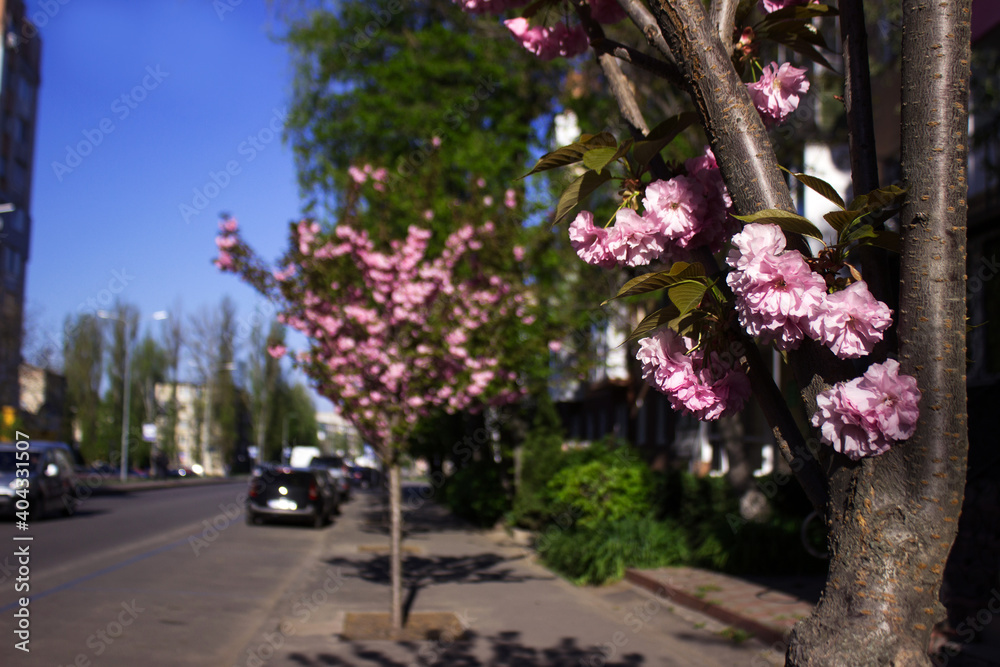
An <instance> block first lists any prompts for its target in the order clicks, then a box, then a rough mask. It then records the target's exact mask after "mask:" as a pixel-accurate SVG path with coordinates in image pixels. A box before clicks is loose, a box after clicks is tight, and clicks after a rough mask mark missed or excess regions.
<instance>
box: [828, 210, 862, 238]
mask: <svg viewBox="0 0 1000 667" xmlns="http://www.w3.org/2000/svg"><path fill="white" fill-rule="evenodd" d="M859 215H860V213H858V212H857V211H830V212H829V213H826V214H824V215H823V219H824V220H826V221H827V222H829V223H830V226H831V227H833V228H834V229H835V230H837V235H838V236H839V235H840V233H841V232H842V231H844V230H845V229H847V228H848V227H850V226H851V223H852V222H854V221H855V220H857V219H858V216H859Z"/></svg>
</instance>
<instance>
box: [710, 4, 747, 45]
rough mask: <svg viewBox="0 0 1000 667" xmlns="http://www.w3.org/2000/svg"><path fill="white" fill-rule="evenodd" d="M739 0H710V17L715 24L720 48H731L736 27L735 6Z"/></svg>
mask: <svg viewBox="0 0 1000 667" xmlns="http://www.w3.org/2000/svg"><path fill="white" fill-rule="evenodd" d="M739 4H740V0H712V6H711V8H710V10H709V11H710V18H711V20H712V25H714V26H715V30H716V33H717V34H718V35H719V41H720V42H722V48H724V49H728V50H732V48H733V30H735V29H736V8H737V7H738V6H739Z"/></svg>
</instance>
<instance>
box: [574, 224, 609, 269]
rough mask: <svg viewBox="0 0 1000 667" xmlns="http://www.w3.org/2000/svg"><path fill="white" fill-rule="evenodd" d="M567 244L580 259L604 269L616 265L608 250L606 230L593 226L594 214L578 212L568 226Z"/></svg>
mask: <svg viewBox="0 0 1000 667" xmlns="http://www.w3.org/2000/svg"><path fill="white" fill-rule="evenodd" d="M569 242H570V245H571V246H573V250H575V251H576V254H577V255H579V256H580V259H582V260H583V261H585V262H586V263H587V264H593V265H595V266H600V267H602V268H605V269H610V268H613V267H614V266H616V265H617V263H616V262H615V257H614V255H613V254H611V252H610V251H609V250H608V247H607V243H608V230H606V229H604V228H603V227H595V226H594V214H593V213H591V212H590V211H580V213H579V214H578V215H577V216H576V219H575V220H573V222H571V223H570V225H569Z"/></svg>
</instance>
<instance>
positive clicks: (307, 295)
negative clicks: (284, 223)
mask: <svg viewBox="0 0 1000 667" xmlns="http://www.w3.org/2000/svg"><path fill="white" fill-rule="evenodd" d="M358 173H360V174H363V173H364V172H363V171H359V172H358ZM373 176H374V174H373ZM374 177H375V178H376V183H378V182H379V181H378V178H377V176H374ZM361 180H362V179H357V182H359V183H360V182H361ZM220 230H221V233H220V235H219V237H218V238H217V245H218V247H219V257H218V259H217V260H216V264H217V266H219V268H221V269H222V270H224V271H231V272H234V273H236V274H238V275H240V276H241V277H242V278H243V279H244V280H246V281H247V282H249V283H250V284H252V285H253V286H254V287H256V288H257V289H258V290H260V291H261V292H262V293H263V294H265V295H267V296H269V297H271V298H273V299H275V300H276V301H277V302H278V303H279V304H281V307H280V316H279V320H280V321H281V322H283V323H285V324H286V325H288V326H290V327H292V328H294V329H296V330H298V331H299V332H301V333H302V334H304V335H305V336H306V338H307V340H308V341H309V347H308V349H307V350H304V351H301V352H299V353H297V354H296V355H295V360H296V363H297V364H298V365H299V366H300V367H301V368H302V369H303V370H304V371H305V372H306V373H307V374H308V375H309V376H310V378H311V379H312V380H313V381H314V382H315V384H316V388H317V390H318V391H319V392H320V393H321V394H322V395H324V396H325V397H326V398H328V399H330V400H331V401H332V402H334V403H335V404H337V405H338V406H339V408H340V410H341V411H342V413H343V414H344V416H345V417H346V418H347V419H349V420H350V421H351V422H352V423H353V424H354V425H355V426H356V427H357V429H358V430H359V432H360V433H361V434H362V436H363V437H364V438H365V440H366V441H367V442H369V443H371V444H372V445H373V446H374V447H375V448H376V450H377V451H378V452H379V455H380V456H381V457H382V459H383V461H384V462H385V463H386V464H387V465H388V467H389V481H390V506H391V547H392V549H391V556H390V558H391V574H392V607H391V608H392V622H393V627H394V628H401V627H402V594H401V579H402V577H401V560H400V539H401V509H400V508H401V503H400V477H399V455H400V453H401V450H402V447H403V445H404V444H405V443H406V442H407V440H408V438H409V435H410V433H411V432H412V430H413V428H414V426H415V425H416V423H417V421H418V420H419V419H420V418H421V417H424V416H427V415H429V414H430V413H431V412H432V411H433V410H444V411H446V412H455V411H458V410H465V409H475V408H477V407H482V406H484V405H501V404H504V403H507V402H510V401H512V400H515V399H517V398H518V397H519V396H520V392H521V390H520V388H519V386H518V384H517V382H516V380H517V377H516V374H515V373H514V372H513V371H510V370H506V369H504V368H502V367H501V362H500V360H499V359H498V356H497V350H498V349H499V348H501V347H502V345H500V341H499V340H498V338H499V337H502V336H504V335H505V333H506V332H509V330H510V327H509V326H508V325H510V324H511V323H512V322H515V321H516V322H519V323H523V322H524V320H529V321H530V317H531V316H530V315H529V314H527V312H526V311H525V309H524V301H525V297H524V295H523V294H522V293H521V291H520V290H519V289H516V288H515V287H514V286H512V285H510V284H508V283H507V282H505V281H504V280H502V279H500V278H499V277H497V276H496V275H490V274H488V273H487V272H485V271H483V266H482V264H481V263H480V262H478V261H477V254H479V253H480V252H482V251H483V250H484V244H490V243H492V240H491V236H492V234H493V232H494V226H493V224H492V223H490V222H486V223H484V224H483V225H481V226H480V227H478V228H474V227H472V226H471V225H464V226H462V227H460V228H459V229H458V230H457V231H456V232H454V233H453V234H452V235H451V236H449V237H448V238H447V239H446V240H445V241H444V244H443V248H442V250H441V251H440V253H439V254H437V256H430V255H429V251H428V244H429V241H430V240H431V233H430V232H429V231H427V230H425V229H421V228H419V227H416V226H411V227H410V228H409V231H408V234H407V236H406V238H405V239H397V240H392V241H389V242H388V243H386V242H384V241H382V240H380V239H374V238H372V236H371V235H370V234H369V233H368V232H367V231H364V230H359V229H355V228H352V227H350V226H347V225H346V224H339V225H337V226H335V227H334V228H333V229H332V230H323V229H321V228H320V226H319V225H318V224H317V223H315V222H309V221H302V222H299V223H298V224H296V225H293V226H292V229H291V249H290V250H289V252H288V253H287V255H286V256H285V258H284V261H283V262H282V264H283V265H284V268H282V269H280V270H276V271H272V272H269V271H267V270H266V268H265V267H264V265H263V262H261V261H260V260H259V259H258V258H257V257H256V256H255V255H254V253H253V251H252V250H250V248H248V247H247V245H246V244H245V243H244V242H243V240H242V238H241V237H240V234H239V228H238V225H237V223H236V221H235V220H232V219H231V220H227V221H224V222H223V223H222V224H221V225H220ZM285 352H286V350H285V348H284V347H283V346H281V347H275V348H273V349H272V350H271V353H272V354H273V355H275V356H277V355H282V354H284V353H285Z"/></svg>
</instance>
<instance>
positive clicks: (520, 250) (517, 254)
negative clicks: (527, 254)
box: [513, 245, 524, 262]
mask: <svg viewBox="0 0 1000 667" xmlns="http://www.w3.org/2000/svg"><path fill="white" fill-rule="evenodd" d="M513 252H514V259H515V260H516V261H518V262H523V261H524V246H519V245H516V246H514V250H513Z"/></svg>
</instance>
